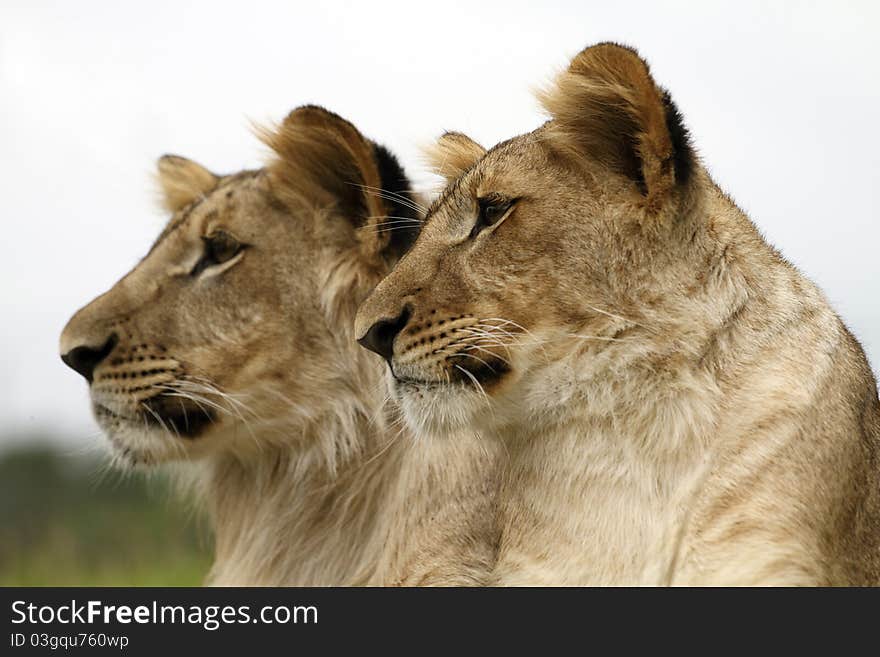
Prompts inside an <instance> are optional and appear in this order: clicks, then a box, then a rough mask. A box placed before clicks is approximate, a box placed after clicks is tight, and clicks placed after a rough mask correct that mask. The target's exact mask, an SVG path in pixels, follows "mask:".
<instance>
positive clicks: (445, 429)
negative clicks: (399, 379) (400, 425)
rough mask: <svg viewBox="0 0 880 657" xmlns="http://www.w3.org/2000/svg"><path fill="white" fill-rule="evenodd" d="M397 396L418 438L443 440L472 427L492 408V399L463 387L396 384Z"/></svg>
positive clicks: (454, 385)
mask: <svg viewBox="0 0 880 657" xmlns="http://www.w3.org/2000/svg"><path fill="white" fill-rule="evenodd" d="M394 389H395V397H396V398H397V401H398V403H399V404H400V406H401V408H402V409H403V414H404V418H405V419H406V422H407V424H408V425H409V426H410V427H412V428H414V429H415V430H416V433H417V434H418V435H423V436H427V437H429V438H430V439H441V438H443V437H445V436H448V435H449V434H450V433H451V432H456V431H460V430H462V429H466V428H467V427H469V426H471V425H472V424H473V423H474V421H475V419H476V418H477V417H478V416H479V415H482V414H483V412H485V411H486V410H487V409H488V404H489V400H487V399H486V398H484V397H483V396H481V395H480V393H478V392H476V391H475V390H471V389H469V388H468V387H466V386H463V385H460V384H452V385H439V386H431V387H430V388H427V389H425V388H421V387H418V386H415V385H413V384H409V383H407V384H398V385H395V388H394Z"/></svg>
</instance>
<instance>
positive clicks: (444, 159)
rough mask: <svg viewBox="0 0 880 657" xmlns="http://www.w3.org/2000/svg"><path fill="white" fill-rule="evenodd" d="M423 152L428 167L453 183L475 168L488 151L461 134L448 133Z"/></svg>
mask: <svg viewBox="0 0 880 657" xmlns="http://www.w3.org/2000/svg"><path fill="white" fill-rule="evenodd" d="M423 152H424V155H425V159H426V160H427V162H428V165H429V166H431V167H432V168H433V169H434V171H435V172H436V173H437V174H439V175H441V176H443V177H444V178H445V179H446V180H447V181H448V182H452V181H453V180H455V179H456V178H458V177H459V176H461V175H462V174H463V173H464V172H465V171H467V170H468V169H470V168H471V167H472V166H474V164H476V163H477V161H478V160H480V159H481V158H482V157H483V156H484V155H485V154H486V149H485V148H483V147H482V146H480V145H479V144H478V143H477V142H475V141H474V140H473V139H471V138H470V137H468V136H467V135H464V134H462V133H460V132H446V133H444V134H443V135H441V136H440V138H439V139H438V140H437V141H436V142H435V143H433V144H431V145H430V146H428V147H426V148H425V149H423Z"/></svg>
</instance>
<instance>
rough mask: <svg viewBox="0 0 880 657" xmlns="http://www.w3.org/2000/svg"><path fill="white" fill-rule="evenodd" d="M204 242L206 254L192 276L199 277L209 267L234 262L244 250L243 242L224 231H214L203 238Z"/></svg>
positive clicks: (191, 273)
mask: <svg viewBox="0 0 880 657" xmlns="http://www.w3.org/2000/svg"><path fill="white" fill-rule="evenodd" d="M202 241H203V242H204V243H205V252H204V255H203V256H202V257H201V259H200V260H199V261H198V262H197V263H196V266H195V267H193V270H192V271H191V272H190V275H191V276H197V275H198V274H200V273H201V272H202V271H204V270H205V269H207V268H208V267H213V266H215V265H220V264H223V263H224V262H227V261H228V260H232V259H233V258H234V257H235V256H237V255H238V254H239V252H240V251H241V250H242V249H243V248H244V245H243V244H242V243H241V242H239V241H238V240H237V239H235V238H234V237H233V236H232V235H230V234H229V233H227V232H226V231H223V230H216V231H214V232H213V233H211V234H210V235H207V236H206V237H203V238H202Z"/></svg>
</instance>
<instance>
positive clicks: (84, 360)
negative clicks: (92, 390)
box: [61, 334, 118, 383]
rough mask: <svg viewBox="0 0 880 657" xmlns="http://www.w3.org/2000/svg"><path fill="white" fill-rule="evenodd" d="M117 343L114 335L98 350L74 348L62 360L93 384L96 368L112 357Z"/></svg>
mask: <svg viewBox="0 0 880 657" xmlns="http://www.w3.org/2000/svg"><path fill="white" fill-rule="evenodd" d="M117 342H118V339H117V337H116V335H115V334H114V335H111V336H110V337H109V338H108V339H107V342H105V343H104V344H103V345H102V346H101V347H99V348H97V349H95V348H94V347H85V346H83V347H74V348H73V349H71V350H70V351H68V352H67V353H66V354H64V355H62V356H61V360H63V361H64V364H65V365H67V366H68V367H69V368H71V369H73V370H76V371H77V372H79V373H80V374H82V375H83V376H84V377H85V379H86V381H88V382H89V383H91V382H92V377H93V375H94V373H95V368H96V367H97V366H98V364H99V363H100V362H101V361H102V360H104V359H105V358H107V356H109V355H110V352H111V351H113V347H115V346H116V343H117Z"/></svg>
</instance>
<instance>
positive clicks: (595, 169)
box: [356, 44, 703, 431]
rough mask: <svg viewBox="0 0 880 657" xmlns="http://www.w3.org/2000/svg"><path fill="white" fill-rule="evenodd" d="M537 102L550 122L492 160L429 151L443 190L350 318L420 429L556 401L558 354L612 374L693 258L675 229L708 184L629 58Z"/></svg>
mask: <svg viewBox="0 0 880 657" xmlns="http://www.w3.org/2000/svg"><path fill="white" fill-rule="evenodd" d="M541 100H542V102H543V104H544V107H545V109H546V110H547V111H548V113H549V114H550V117H551V120H550V121H548V122H547V123H546V124H544V125H543V126H542V127H540V128H538V129H537V130H535V131H534V132H532V133H529V134H526V135H522V136H519V137H515V138H513V139H510V140H508V141H505V142H503V143H500V144H498V145H497V146H495V147H494V148H492V149H491V150H488V151H487V150H486V149H484V148H483V147H481V146H480V145H479V144H477V143H475V142H474V141H472V140H471V139H469V138H468V137H466V136H464V135H461V134H457V133H451V134H449V133H448V134H446V135H444V136H443V137H442V138H441V139H440V140H439V143H438V144H437V146H436V149H435V151H434V153H433V159H434V162H435V164H436V166H437V168H438V169H439V171H440V173H442V174H443V175H444V176H445V177H446V178H447V179H448V186H447V187H446V189H445V190H444V191H443V192H442V194H441V195H440V197H439V198H438V199H437V200H436V201H435V202H434V203H433V205H432V206H431V208H430V209H429V212H428V216H427V217H426V220H425V225H424V228H423V230H422V232H421V234H420V236H419V237H418V239H417V241H416V244H415V245H414V246H413V249H412V250H411V251H410V252H409V253H408V255H407V256H406V257H405V258H404V259H403V260H402V261H401V262H400V263H399V265H398V266H397V267H396V269H395V270H394V272H393V273H392V274H391V275H389V276H388V278H386V279H385V280H384V281H382V283H381V284H380V285H379V286H378V287H377V289H376V290H375V291H374V292H373V293H372V295H371V296H370V297H369V299H368V300H367V301H366V302H365V303H364V305H363V306H362V308H361V309H360V311H359V314H358V318H357V322H356V332H357V335H358V337H359V339H360V342H361V343H362V344H363V345H364V346H366V347H368V348H369V349H371V350H373V351H375V352H377V353H379V354H380V355H381V356H382V357H384V358H385V359H386V360H387V362H388V364H389V365H390V370H391V372H392V374H393V378H394V389H395V391H396V394H397V396H398V397H399V398H400V401H401V403H402V406H403V408H404V411H405V412H406V414H407V416H408V419H409V421H410V422H412V423H413V424H415V425H417V426H420V427H421V428H422V430H427V431H432V430H440V431H445V430H448V429H449V428H450V427H452V426H454V425H458V424H462V423H473V422H474V421H475V419H476V420H479V419H480V418H483V419H486V420H491V419H492V418H495V419H496V420H497V419H499V418H502V417H505V416H506V417H510V416H509V414H506V413H503V412H502V413H498V412H497V411H498V410H499V404H504V403H506V404H508V405H509V409H511V410H512V411H513V412H516V411H517V410H518V409H522V408H528V409H530V410H533V411H537V412H540V411H541V410H542V408H544V407H545V406H547V405H552V404H554V403H557V402H558V401H561V398H562V397H563V396H564V395H565V394H568V392H567V391H563V390H561V389H554V388H553V387H552V386H549V385H548V381H550V380H557V381H558V380H560V379H561V378H565V376H575V375H574V374H571V373H569V374H568V375H565V373H564V372H563V370H564V369H565V368H566V367H567V366H568V365H567V361H566V358H565V354H567V353H569V352H570V350H571V349H572V348H574V345H577V348H578V349H580V350H581V351H583V350H585V349H586V350H592V353H593V354H594V355H595V364H596V367H599V366H600V365H601V364H603V363H604V364H607V363H609V362H613V358H612V356H613V352H614V349H615V348H616V347H618V346H619V345H621V344H623V342H625V341H626V340H627V338H628V337H630V336H631V334H632V332H634V331H639V330H640V326H639V322H638V320H637V318H638V316H639V311H640V309H644V308H657V307H659V305H662V303H664V299H663V298H662V297H663V286H662V285H660V284H658V283H657V279H658V277H662V276H663V275H664V274H663V271H664V269H666V268H668V267H675V266H678V265H676V264H675V263H677V262H679V258H678V256H679V255H680V254H681V252H682V251H684V250H687V249H688V248H689V246H688V239H689V238H690V235H689V234H688V232H687V221H685V220H683V219H682V216H683V215H684V214H686V212H687V207H688V204H689V202H690V201H689V199H690V198H691V197H692V190H693V189H694V188H695V186H698V185H699V184H703V183H697V182H695V181H696V179H697V178H698V177H699V176H701V175H703V174H702V172H701V171H699V170H698V167H697V163H696V160H695V156H694V155H693V153H692V151H691V148H690V146H689V145H688V140H687V135H686V132H685V129H684V128H683V126H682V124H681V120H680V117H679V114H678V111H677V110H676V108H675V106H674V105H673V103H672V101H671V100H670V98H669V96H668V94H666V93H665V92H664V91H663V90H662V89H660V88H659V87H658V86H657V85H656V84H655V82H654V80H653V79H652V77H651V75H650V73H649V70H648V66H647V65H646V64H645V62H644V61H643V60H642V59H641V58H640V57H639V56H638V55H637V54H636V53H635V52H634V51H632V50H630V49H628V48H624V47H621V46H617V45H613V44H601V45H597V46H594V47H591V48H587V49H586V50H584V51H583V52H581V53H580V54H579V55H578V56H577V57H575V58H574V60H573V61H572V62H571V64H570V66H569V67H568V69H567V70H566V71H564V72H563V73H562V74H561V75H560V76H559V77H558V79H557V80H556V83H555V85H554V86H553V87H552V88H551V89H549V90H548V91H546V92H545V93H543V94H542V95H541ZM551 370H552V371H553V372H554V373H555V374H556V376H555V377H550V376H548V375H549V373H550V372H551ZM581 375H584V372H579V373H578V374H577V376H581ZM477 425H479V422H477Z"/></svg>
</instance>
